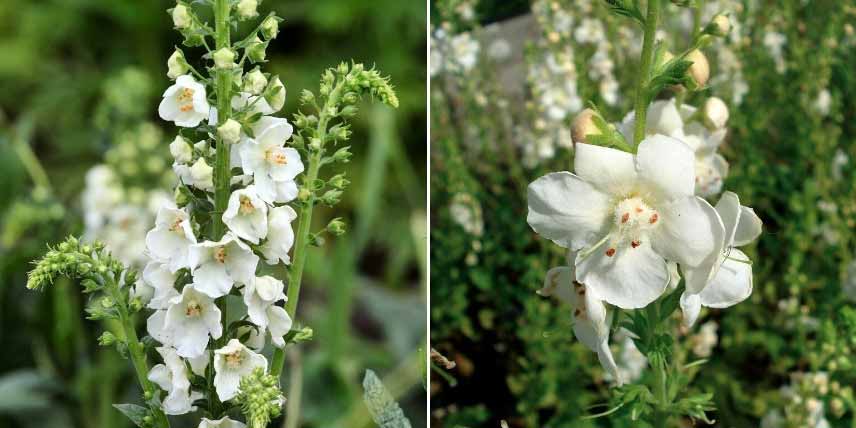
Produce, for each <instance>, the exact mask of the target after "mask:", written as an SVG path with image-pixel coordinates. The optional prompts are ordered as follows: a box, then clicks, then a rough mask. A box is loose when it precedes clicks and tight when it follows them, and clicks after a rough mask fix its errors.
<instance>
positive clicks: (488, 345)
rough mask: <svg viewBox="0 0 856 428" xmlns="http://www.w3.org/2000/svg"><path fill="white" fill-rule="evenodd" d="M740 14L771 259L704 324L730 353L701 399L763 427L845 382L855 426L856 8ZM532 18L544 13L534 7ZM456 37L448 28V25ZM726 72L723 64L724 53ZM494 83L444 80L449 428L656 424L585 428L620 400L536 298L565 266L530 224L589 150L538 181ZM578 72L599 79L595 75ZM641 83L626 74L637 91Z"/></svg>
mask: <svg viewBox="0 0 856 428" xmlns="http://www.w3.org/2000/svg"><path fill="white" fill-rule="evenodd" d="M500 3H502V2H496V1H481V2H479V3H478V5H477V6H476V11H478V12H479V13H480V15H479V16H478V18H477V19H478V20H480V21H481V22H491V19H490V18H486V17H492V16H505V12H504V11H503V12H500V10H502V9H501V7H504V6H502V5H500ZM571 3H573V2H571ZM591 3H592V4H593V5H594V6H595V7H596V8H598V7H603V5H604V2H599V1H592V2H591ZM739 3H740V4H741V5H742V6H743V8H742V9H741V10H739V11H738V12H737V13H735V14H734V15H732V16H734V18H735V19H736V20H738V21H739V22H740V23H742V24H743V30H742V31H743V34H744V39H743V40H741V41H739V45H738V46H739V49H737V54H738V56H739V60H740V61H741V62H742V66H743V74H744V76H745V78H746V80H747V83H748V85H749V88H750V89H749V92H748V94H747V95H746V97H745V99H744V100H743V102H742V104H740V105H739V106H734V105H732V103H730V102H729V105H730V106H731V119H729V124H728V128H729V135H728V137H727V141H726V143H725V145H724V146H723V149H722V152H723V155H724V156H725V157H726V158H727V159H728V161H729V162H730V164H731V170H730V173H729V176H728V179H727V180H726V183H725V189H729V190H733V191H734V192H736V193H738V194H739V195H740V197H741V202H742V203H743V204H745V205H748V206H752V207H754V209H755V211H756V212H757V213H758V215H759V216H760V217H761V218H762V219H763V221H764V229H765V232H764V234H763V235H762V236H761V238H760V240H759V241H758V242H757V244H755V245H753V246H752V247H749V251H748V254H749V255H750V256H751V258H752V260H753V261H754V264H753V270H754V286H755V289H754V292H753V295H752V297H751V298H750V299H749V300H747V301H745V302H743V303H741V304H739V305H737V306H735V307H732V308H729V309H726V310H708V311H707V312H706V315H704V317H705V319H704V320H703V321H702V322H701V323H703V322H705V321H708V320H713V321H716V322H717V323H718V324H719V328H718V335H719V342H718V344H717V346H716V347H715V348H714V349H713V353H712V356H711V357H710V360H709V361H708V362H707V363H706V364H703V365H702V366H700V367H699V368H698V370H693V371H692V375H693V376H695V379H694V380H693V385H695V387H696V388H697V389H698V390H699V391H701V392H712V393H714V394H715V395H714V396H715V402H716V407H717V410H716V411H715V412H713V413H711V414H710V415H709V417H710V418H711V419H715V420H716V421H717V422H716V423H715V426H722V427H757V426H759V423H760V422H759V421H760V419H761V418H762V417H763V416H764V415H766V414H768V412H770V411H771V410H773V409H782V408H787V407H788V406H791V405H794V404H791V402H790V401H789V400H787V399H786V398H785V397H784V394H782V393H781V388H782V387H786V386H788V385H790V384H791V381H792V376H793V374H795V373H827V374H828V376H829V380H830V382H832V383H830V386H829V388H828V390H824V392H822V393H821V394H819V395H817V398H818V399H819V400H820V402H821V403H822V405H823V406H824V407H825V408H826V419H827V420H828V421H829V423H830V425H831V426H832V427H850V426H853V423H854V421H856V415H854V411H856V408H854V405H853V401H852V391H850V394H851V395H850V397H851V398H850V402H847V394H848V392H847V388H846V387H847V386H848V385H851V386H852V385H853V384H854V381H856V376H855V375H854V373H856V372H854V370H853V369H854V365H853V352H854V351H856V348H854V345H856V342H854V341H853V336H852V332H853V330H852V326H853V324H852V322H853V320H854V318H853V309H852V308H853V301H852V300H848V297H847V295H846V294H845V292H844V291H843V290H842V289H843V288H844V287H848V286H850V287H852V285H849V284H853V281H854V272H856V271H854V270H853V269H852V268H851V266H852V262H853V251H854V245H856V233H854V230H856V229H854V227H856V217H854V216H856V202H854V201H856V190H854V189H856V174H855V173H854V168H853V166H852V165H853V162H854V159H856V144H854V141H856V122H854V121H853V117H856V101H854V93H856V92H854V88H856V75H855V74H854V70H856V49H854V43H856V40H854V37H853V34H854V29H853V27H852V22H853V19H854V17H856V8H855V7H854V6H856V5H854V4H853V2H826V1H821V2H805V1H751V0H746V1H740V2H739ZM494 6H495V8H494ZM670 10H671V11H672V12H670V13H674V9H673V8H672V9H670ZM527 12H528V5H523V6H521V7H519V9H518V13H521V14H523V13H527ZM440 22H441V20H440V19H439V18H438V17H437V16H433V15H432V24H433V25H435V26H439V25H440ZM621 25H627V26H630V25H631V24H630V23H629V22H627V21H622V22H621ZM608 30H614V28H609V29H608ZM773 31H776V32H780V33H782V34H783V35H784V36H785V37H786V39H787V42H786V44H785V45H784V56H785V58H786V61H787V68H786V69H785V70H784V72H782V73H779V72H777V71H776V65H775V63H774V60H773V59H772V58H771V56H770V53H769V48H768V47H766V46H765V44H764V40H765V36H766V35H767V34H768V33H770V32H773ZM477 32H478V30H476V33H477ZM476 37H478V35H476ZM482 51H484V49H482ZM708 56H709V57H711V58H715V52H712V51H709V52H708ZM485 59H486V58H485V56H484V55H482V56H480V59H479V61H485ZM712 62H713V61H712ZM485 64H487V65H485ZM715 65H716V64H715V62H714V67H713V70H712V76H716V73H717V69H716V66H715ZM490 67H491V63H490V62H489V61H487V62H486V63H484V64H482V65H480V66H479V67H478V68H477V69H476V70H474V71H473V72H472V73H471V74H468V75H464V76H460V75H459V76H449V75H443V74H441V75H438V76H436V77H434V78H433V79H432V88H438V89H432V94H431V97H432V98H431V102H432V111H431V129H432V133H431V138H432V141H431V144H432V146H431V147H432V148H431V168H432V176H431V213H432V216H431V220H432V224H431V231H432V232H431V260H432V266H431V285H432V286H431V301H432V308H431V322H432V325H431V344H432V346H434V347H435V348H436V349H437V350H438V351H440V352H441V353H443V354H444V355H446V356H447V357H448V358H449V359H451V360H453V361H455V362H457V367H456V368H454V369H451V370H449V371H448V372H447V374H448V375H451V376H452V377H454V379H455V382H449V381H448V379H446V378H445V377H441V376H436V375H435V376H433V377H432V400H431V407H432V423H433V424H436V425H437V426H443V427H456V426H468V427H475V426H484V427H495V426H499V425H500V422H501V421H506V422H507V423H508V425H509V426H511V427H546V426H550V427H564V426H568V427H575V428H577V427H588V426H599V427H624V426H633V427H635V426H642V425H640V424H639V423H636V422H631V421H629V419H628V418H627V416H626V415H622V412H617V413H615V414H612V415H611V416H609V417H603V418H598V419H593V420H581V419H580V418H581V417H582V416H584V415H587V414H596V413H599V412H602V411H605V410H607V409H608V408H609V407H606V406H608V403H609V397H610V393H609V392H608V387H607V384H606V383H605V382H604V380H603V370H602V369H601V368H600V366H599V364H598V363H597V359H596V357H595V355H594V354H593V353H591V352H589V351H588V350H587V349H586V348H584V347H583V346H582V345H581V344H580V343H579V342H577V341H576V340H575V339H574V338H573V335H572V332H571V329H570V323H571V317H570V314H569V313H568V312H567V308H564V307H561V306H560V305H558V304H556V302H554V301H550V300H548V299H545V298H543V297H541V296H538V295H537V294H536V293H535V291H536V290H538V289H539V288H540V287H541V285H542V282H543V279H544V276H545V273H546V270H547V269H548V268H550V267H553V266H558V265H559V264H561V263H564V257H563V254H562V252H561V251H560V249H559V248H558V247H556V246H555V245H553V244H551V243H550V242H548V241H546V240H544V239H541V238H539V237H537V236H536V235H535V234H534V232H532V230H531V229H530V228H529V227H528V225H527V224H526V214H527V205H526V189H525V187H526V185H527V184H528V183H529V182H531V181H532V180H534V179H535V178H537V177H539V176H541V175H543V174H544V173H546V172H550V171H558V170H568V169H569V168H570V165H572V164H573V163H572V160H573V152H572V150H566V149H562V150H559V151H558V152H557V154H556V156H555V157H554V158H553V159H549V160H545V161H543V162H541V163H540V164H539V165H537V166H536V167H535V168H531V169H530V168H521V166H520V158H521V157H522V156H521V154H520V153H521V151H522V147H523V146H526V145H527V144H532V142H531V141H525V140H518V139H516V135H517V134H515V133H514V132H510V131H509V130H507V129H505V127H506V126H507V125H506V123H505V122H504V121H505V120H509V121H510V120H520V117H517V116H515V115H514V112H513V111H512V112H511V113H506V112H504V111H502V110H498V109H497V104H496V103H497V100H499V99H501V98H502V97H503V95H502V94H501V93H498V92H496V88H495V86H496V84H495V82H494V81H493V80H491V79H492V77H491V72H492V71H491V70H490ZM577 67H578V70H580V74H585V68H583V67H586V64H585V62H583V63H582V64H580V63H578V64H577ZM633 71H635V69H632V68H631V69H624V70H622V69H617V70H616V73H617V74H618V75H619V78H620V79H621V78H622V76H624V77H626V76H627V75H628V74H632V72H633ZM455 79H463V81H465V82H466V83H465V84H460V83H459V81H456V80H455ZM520 79H524V77H523V76H521V77H520ZM583 79H585V78H584V77H581V81H582V80H583ZM824 89H826V90H828V91H829V94H830V96H831V102H830V107H829V111H828V112H826V113H824V112H821V111H820V110H821V109H819V108H818V98H819V93H820V92H821V91H822V90H824ZM579 90H580V92H581V93H586V91H588V90H589V89H588V88H585V87H581V88H580V89H579ZM595 91H596V89H595ZM710 95H717V88H716V87H713V88H711V89H709V90H706V91H704V92H702V93H698V94H695V95H693V96H692V97H690V98H688V102H689V103H690V104H698V103H699V102H701V101H703V100H704V98H705V97H707V96H710ZM664 96H666V94H664ZM479 98H480V99H481V102H478V100H479ZM485 99H486V100H487V102H484V100H485ZM598 107H601V109H602V110H603V111H606V112H608V113H609V119H610V120H611V121H619V120H620V119H621V117H622V116H623V114H621V113H620V112H621V111H624V112H626V111H629V110H630V109H632V107H631V106H630V105H629V103H627V102H625V104H623V105H621V106H619V108H616V109H609V108H607V109H603V107H604V106H601V105H598ZM497 112H499V113H497ZM509 128H510V127H509ZM461 193H465V194H469V195H471V196H472V197H473V198H474V199H475V201H476V204H477V205H478V206H479V207H480V209H481V211H482V212H484V213H485V214H484V231H483V233H481V234H472V233H470V232H468V231H467V230H466V229H465V228H464V227H462V226H461V224H460V220H456V219H455V218H454V217H455V216H454V215H453V212H452V207H453V205H454V203H455V201H456V196H457V195H459V194H461ZM714 202H715V200H714ZM853 298H854V297H853V296H852V295H851V297H850V299H853ZM701 323H699V324H701ZM697 328H698V327H696V329H697ZM691 333H692V332H690V334H691ZM678 334H679V335H680V342H681V345H679V348H680V349H678V355H680V358H681V359H684V360H685V362H689V361H692V357H691V354H690V352H691V347H692V343H691V342H692V336H687V335H686V334H687V332H678ZM613 342H615V341H614V340H613ZM614 349H615V348H614ZM616 358H617V359H620V357H619V356H618V355H617V356H616ZM643 376H647V374H643ZM842 398H843V399H844V401H845V404H844V407H843V408H842V409H839V410H838V411H836V410H835V408H836V405H835V404H834V402H835V401H836V400H841V399H842ZM794 402H796V401H794ZM595 405H597V406H595ZM684 423H685V424H686V425H684V426H689V423H690V421H684ZM696 424H700V423H699V422H696ZM786 426H787V427H791V425H786ZM796 426H800V427H804V426H805V425H796ZM818 426H820V425H818Z"/></svg>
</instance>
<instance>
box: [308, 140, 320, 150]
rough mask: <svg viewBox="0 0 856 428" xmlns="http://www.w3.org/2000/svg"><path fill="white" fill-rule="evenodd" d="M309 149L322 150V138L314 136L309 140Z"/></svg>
mask: <svg viewBox="0 0 856 428" xmlns="http://www.w3.org/2000/svg"><path fill="white" fill-rule="evenodd" d="M309 149H310V150H312V151H316V152H317V151H318V150H321V139H320V138H317V137H313V138H312V139H310V140H309Z"/></svg>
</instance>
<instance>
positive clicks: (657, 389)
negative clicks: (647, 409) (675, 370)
mask: <svg viewBox="0 0 856 428" xmlns="http://www.w3.org/2000/svg"><path fill="white" fill-rule="evenodd" d="M665 364H666V362H665V361H661V362H660V364H658V365H657V366H658V367H657V369H656V370H655V371H654V376H655V377H654V398H656V399H657V409H656V410H655V411H654V419H653V420H652V421H651V422H652V425H657V424H659V426H660V427H663V428H665V427H667V426H668V422H669V413H668V412H667V411H666V407H667V406H668V405H669V399H668V397H667V395H666V367H665Z"/></svg>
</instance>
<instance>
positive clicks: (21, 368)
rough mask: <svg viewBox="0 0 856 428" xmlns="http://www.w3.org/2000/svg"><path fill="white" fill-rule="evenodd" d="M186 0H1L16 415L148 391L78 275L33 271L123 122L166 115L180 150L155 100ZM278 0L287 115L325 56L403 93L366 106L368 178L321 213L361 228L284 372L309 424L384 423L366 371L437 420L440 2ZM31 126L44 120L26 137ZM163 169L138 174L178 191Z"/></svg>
mask: <svg viewBox="0 0 856 428" xmlns="http://www.w3.org/2000/svg"><path fill="white" fill-rule="evenodd" d="M172 5H174V3H172V2H169V1H161V0H150V1H148V0H147V1H137V0H25V1H18V2H5V1H4V2H0V52H3V57H4V59H3V60H2V61H0V170H2V171H3V174H0V222H1V223H0V224H3V230H2V232H3V233H2V234H0V238H2V241H0V343H3V345H4V347H5V348H7V349H16V350H17V351H16V352H5V353H3V354H2V355H0V426H4V427H5V426H10V427H18V426H21V427H48V428H53V427H57V428H60V427H62V428H65V427H87V428H90V427H105V428H106V427H110V428H120V427H125V426H127V424H128V422H127V421H126V420H124V418H123V417H122V416H121V414H119V413H118V412H117V411H116V410H115V409H112V408H111V403H115V402H126V401H129V400H130V398H129V397H133V396H134V395H135V394H133V390H132V389H129V388H133V386H129V385H133V382H132V381H131V379H132V377H131V373H130V371H129V368H130V365H129V363H128V362H127V361H125V360H122V359H121V357H119V356H118V355H116V354H115V352H114V351H112V350H109V349H104V350H101V349H98V347H97V346H96V344H95V339H96V338H95V337H94V331H96V329H98V327H97V326H93V325H92V324H91V323H89V322H85V323H84V320H83V312H82V310H81V309H82V307H83V306H84V305H85V302H84V301H82V297H81V295H80V293H79V290H78V289H77V285H76V284H72V283H68V282H61V283H59V284H58V286H57V287H55V288H52V289H51V290H49V291H48V292H46V293H45V294H37V293H32V292H27V291H26V290H25V289H24V284H25V282H26V277H25V274H26V271H27V270H29V267H30V264H29V263H30V260H32V259H34V258H35V257H36V256H38V255H39V254H40V253H41V252H42V251H43V250H44V248H45V244H46V243H49V242H56V241H58V240H61V239H62V238H63V237H64V236H66V235H67V234H72V233H73V234H79V233H80V232H81V230H82V220H81V219H82V214H84V213H82V212H81V206H80V192H81V189H82V188H83V184H84V182H83V179H84V174H85V173H86V171H87V170H88V169H89V168H91V167H92V166H93V165H95V164H97V163H101V162H104V161H105V153H108V150H109V149H110V148H111V147H114V146H115V145H116V143H117V141H118V140H120V139H123V138H125V137H122V133H121V131H122V130H131V131H132V132H133V130H136V129H142V128H139V127H141V126H149V125H141V122H143V121H148V122H151V123H154V124H155V125H156V126H157V127H159V128H160V129H159V130H155V131H153V132H154V135H162V141H160V143H161V145H160V148H159V149H156V152H157V153H159V154H160V155H161V156H165V157H167V156H169V151H168V147H167V145H168V143H169V141H170V140H171V139H172V136H173V135H174V132H175V131H174V129H172V127H171V126H169V125H168V124H166V123H164V122H162V121H160V120H159V119H158V117H157V114H156V108H157V102H158V100H159V98H160V97H159V94H160V93H161V91H163V90H164V89H165V88H166V87H167V86H168V85H169V80H168V79H167V78H166V59H167V57H168V56H169V55H170V54H171V53H172V50H173V46H175V45H178V44H180V35H179V34H178V33H177V32H175V31H173V30H172V28H171V27H172V23H171V20H170V18H169V16H168V14H167V12H166V9H167V8H169V7H171V6H172ZM262 8H265V9H272V10H275V11H276V12H277V14H278V15H279V16H282V17H284V18H285V22H284V23H283V24H282V26H281V31H282V32H281V33H280V36H279V37H278V38H277V39H276V41H275V42H274V43H272V44H271V46H270V48H269V49H268V55H267V57H268V59H269V61H270V65H269V68H270V71H271V72H272V73H277V74H279V75H280V76H281V78H282V80H283V82H284V83H285V85H286V88H287V90H288V94H289V95H288V97H287V104H286V107H285V109H284V110H283V113H287V115H288V116H289V118H290V115H291V113H293V112H294V111H295V107H296V104H297V96H296V95H295V94H298V93H299V91H300V90H301V89H303V88H307V89H313V90H316V89H317V86H318V80H319V76H320V73H321V72H322V71H323V70H324V69H325V68H326V67H329V66H332V65H335V64H337V63H338V62H340V61H343V60H349V59H353V60H355V61H358V62H364V63H366V64H369V65H371V64H374V65H376V66H377V67H378V68H379V69H380V70H383V72H384V73H385V74H389V75H390V76H391V77H392V83H393V84H394V85H395V87H396V91H397V93H398V96H399V99H400V100H401V107H400V108H399V109H398V110H396V111H395V112H392V111H390V110H384V109H367V110H366V114H362V115H360V117H359V119H358V121H357V122H356V123H355V126H354V134H355V135H354V138H353V141H354V143H355V144H354V145H353V148H352V150H353V152H354V154H355V155H354V157H353V160H352V161H351V163H350V164H348V166H347V168H348V174H349V179H350V180H351V181H352V183H353V184H352V185H351V187H350V188H349V190H348V191H347V192H346V193H345V199H344V200H343V203H342V204H340V205H339V206H338V207H337V209H336V212H335V213H333V212H327V211H324V210H322V212H321V213H320V215H318V216H316V219H317V222H318V225H319V226H318V227H320V226H321V225H323V224H326V222H327V221H329V220H330V219H331V218H332V217H334V214H335V216H337V217H344V218H345V220H346V222H347V225H348V229H349V233H348V234H346V235H345V236H344V237H342V238H340V239H336V240H332V241H331V242H328V243H327V245H325V246H324V247H321V248H319V249H314V250H312V253H311V255H310V258H309V264H308V266H307V278H306V286H305V287H304V288H303V290H304V293H305V295H304V299H301V300H302V305H301V314H300V316H299V317H298V318H299V321H300V322H301V323H305V324H307V325H311V326H312V327H313V328H314V329H315V339H314V340H313V341H312V342H311V343H309V344H307V345H304V346H301V347H300V349H294V350H293V351H292V353H291V354H290V355H289V359H290V360H292V361H299V363H296V364H291V365H289V366H288V367H287V368H286V370H285V374H284V378H283V381H284V384H285V388H286V391H288V392H289V393H291V392H294V391H299V390H303V394H302V399H301V397H293V398H292V397H291V396H289V400H291V401H294V404H293V405H297V406H299V411H300V417H299V419H300V421H301V423H302V426H307V427H312V426H324V427H333V426H349V427H357V426H368V425H369V424H371V419H370V418H368V417H367V415H368V413H367V409H366V408H365V405H364V404H363V402H362V388H361V386H360V382H361V380H362V375H363V373H364V372H365V369H367V368H371V369H373V370H375V371H377V372H378V374H379V376H381V378H382V379H383V382H384V384H387V385H398V387H397V388H392V387H390V390H391V391H393V393H394V395H395V398H396V399H397V400H399V402H400V403H401V405H402V408H403V410H404V412H405V414H406V415H407V416H408V418H410V419H411V420H412V421H414V426H417V427H418V426H424V425H423V424H424V422H423V421H424V420H425V413H424V412H425V406H424V397H425V389H424V385H423V382H422V381H421V379H420V378H421V376H422V369H421V368H420V364H419V362H420V357H419V355H420V351H419V350H420V349H421V348H422V347H424V345H423V344H424V337H425V334H426V332H425V325H424V324H425V322H424V320H425V312H424V306H425V294H426V288H425V281H424V278H425V275H426V272H425V270H424V267H425V266H426V262H425V260H424V258H425V252H424V251H422V250H421V248H422V247H424V245H425V244H426V236H425V235H426V228H425V227H424V224H423V225H422V226H419V224H420V219H423V218H424V217H425V214H424V213H425V210H426V207H425V196H426V195H425V186H424V183H425V177H426V170H425V164H426V159H425V153H426V150H425V141H426V132H425V114H426V112H425V104H426V100H425V87H426V76H427V73H426V64H425V54H424V53H425V43H426V42H425V34H424V29H425V22H426V16H425V14H426V12H425V8H424V5H420V4H419V3H418V2H402V1H399V0H359V1H342V0H288V1H286V0H267V1H265V2H264V3H263V4H262ZM241 30H242V29H239V32H240V31H241ZM22 124H27V126H31V128H28V129H26V131H27V132H23V131H22V130H23V128H24V127H23V126H22ZM128 135H129V137H127V138H133V134H128ZM127 138H125V139H127ZM21 148H25V149H26V150H25V151H30V150H31V151H32V153H34V154H35V156H36V157H37V158H38V159H39V160H40V163H41V165H42V166H43V168H44V170H45V171H46V172H47V176H48V178H49V180H50V188H49V189H48V191H47V192H45V191H40V190H38V189H37V188H36V185H35V184H37V183H33V181H32V177H33V176H32V170H31V169H28V168H27V167H26V166H25V164H24V163H22V161H21V160H22V159H23V158H22V157H21V156H19V154H20V149H21ZM138 153H144V152H138ZM110 156H111V157H110V159H106V160H107V161H108V162H110V163H117V162H118V163H129V162H130V163H133V162H141V161H142V160H143V159H125V158H123V157H122V152H121V151H120V152H113V154H112V155H110ZM156 181H158V180H157V179H156V178H154V177H153V178H152V179H151V182H148V183H135V185H142V186H148V188H147V190H152V189H155V188H158V187H160V186H162V184H161V183H160V182H156ZM42 190H44V189H42ZM57 209H58V210H60V213H61V214H60V215H56V213H57V211H56V210H57ZM421 223H424V220H421ZM414 308H417V309H419V310H414ZM390 313H395V314H397V316H396V317H395V318H390V317H389V316H388V314H390ZM109 327H110V326H107V328H109ZM423 351H424V350H423ZM6 373H8V375H5V376H4V374H6ZM396 382H397V383H396ZM18 385H19V386H18ZM289 387H291V388H292V389H291V390H289ZM9 391H15V394H19V395H21V397H29V396H31V397H32V398H33V399H32V400H27V401H28V404H27V405H21V404H20V400H18V401H9V400H16V399H19V398H20V397H15V396H14V395H10V394H9V393H8V392H9ZM30 391H32V392H30ZM23 394H31V395H23ZM287 395H288V394H287ZM289 410H292V409H291V408H289ZM349 421H351V422H353V421H356V422H354V423H349ZM282 423H283V421H282V420H278V421H275V424H276V426H278V425H279V424H282Z"/></svg>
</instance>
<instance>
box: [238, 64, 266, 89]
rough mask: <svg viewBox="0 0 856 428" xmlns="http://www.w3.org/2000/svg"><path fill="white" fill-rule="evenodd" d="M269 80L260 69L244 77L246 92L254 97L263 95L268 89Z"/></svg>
mask: <svg viewBox="0 0 856 428" xmlns="http://www.w3.org/2000/svg"><path fill="white" fill-rule="evenodd" d="M267 84H268V80H267V77H265V75H264V73H262V72H261V70H259V69H258V68H256V69H255V70H253V71H251V72H249V73H247V75H246V76H245V77H244V91H245V92H249V93H251V94H253V95H258V94H261V93H262V91H264V90H265V87H267Z"/></svg>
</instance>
